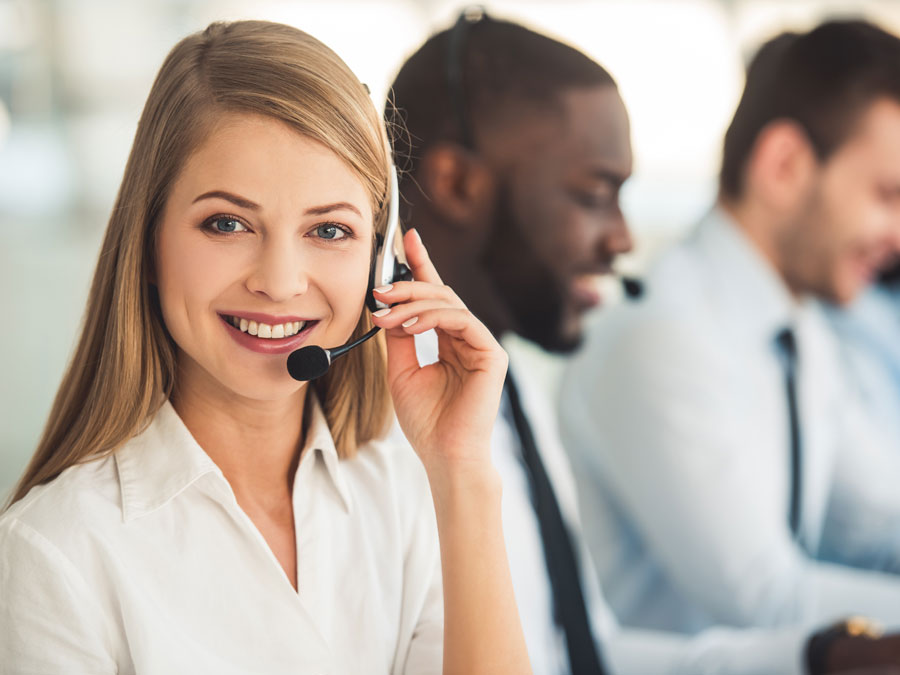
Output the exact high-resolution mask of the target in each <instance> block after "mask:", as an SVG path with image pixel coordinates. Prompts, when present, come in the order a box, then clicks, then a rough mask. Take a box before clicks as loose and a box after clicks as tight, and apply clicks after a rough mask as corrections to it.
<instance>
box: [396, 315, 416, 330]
mask: <svg viewBox="0 0 900 675" xmlns="http://www.w3.org/2000/svg"><path fill="white" fill-rule="evenodd" d="M418 320H419V317H417V316H414V317H413V318H411V319H407V320H406V321H404V322H403V323H402V324H400V325H401V326H403V327H404V328H409V327H410V326H412V325H413V324H414V323H415V322H416V321H418Z"/></svg>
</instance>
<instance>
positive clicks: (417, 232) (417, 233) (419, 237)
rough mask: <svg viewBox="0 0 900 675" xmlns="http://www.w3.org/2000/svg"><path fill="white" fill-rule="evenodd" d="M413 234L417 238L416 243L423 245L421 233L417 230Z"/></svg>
mask: <svg viewBox="0 0 900 675" xmlns="http://www.w3.org/2000/svg"><path fill="white" fill-rule="evenodd" d="M413 234H414V235H415V237H416V241H417V242H419V243H420V244H421V243H422V237H421V236H420V235H419V231H418V230H416V229H413Z"/></svg>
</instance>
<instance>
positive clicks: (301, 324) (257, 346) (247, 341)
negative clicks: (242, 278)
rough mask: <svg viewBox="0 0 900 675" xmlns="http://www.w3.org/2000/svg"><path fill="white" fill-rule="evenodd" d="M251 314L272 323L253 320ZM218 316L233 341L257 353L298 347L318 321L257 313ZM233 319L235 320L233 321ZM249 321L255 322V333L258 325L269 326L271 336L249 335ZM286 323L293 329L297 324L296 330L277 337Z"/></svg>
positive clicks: (284, 352)
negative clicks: (244, 325) (244, 326)
mask: <svg viewBox="0 0 900 675" xmlns="http://www.w3.org/2000/svg"><path fill="white" fill-rule="evenodd" d="M251 316H255V317H257V318H267V319H269V320H270V321H271V322H272V323H267V322H265V321H255V319H253V318H250V317H251ZM219 318H220V319H221V321H222V325H223V326H224V327H225V330H226V331H227V332H228V334H229V335H230V336H231V338H232V339H233V340H234V341H235V342H237V343H238V344H239V345H240V346H241V347H244V348H245V349H249V350H250V351H253V352H256V353H258V354H287V353H290V352H292V351H294V350H295V349H298V348H299V347H300V346H301V345H302V344H303V343H304V342H306V340H307V339H308V338H309V335H310V333H311V332H312V331H313V330H314V329H315V327H316V326H317V325H318V323H319V322H318V320H315V319H302V320H296V319H297V317H268V316H264V315H259V314H256V315H248V314H239V315H238V314H219ZM235 319H236V320H237V321H235ZM251 321H254V322H255V323H256V328H257V333H258V332H259V326H260V325H263V326H266V327H271V331H270V332H271V337H265V336H259V335H256V336H254V335H251V334H250V332H249V328H250V322H251ZM235 323H237V325H235ZM244 323H246V324H247V326H246V330H242V329H241V327H242V325H243V324H244ZM287 324H290V326H291V329H293V327H294V326H297V327H298V331H297V332H296V333H294V334H292V335H286V336H284V337H277V335H278V334H279V333H281V334H282V335H283V334H284V331H285V326H286V325H287ZM278 329H280V330H278ZM263 332H264V333H265V332H267V331H266V330H264V331H263Z"/></svg>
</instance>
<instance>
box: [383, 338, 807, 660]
mask: <svg viewBox="0 0 900 675" xmlns="http://www.w3.org/2000/svg"><path fill="white" fill-rule="evenodd" d="M503 344H504V346H505V347H506V348H507V350H508V352H509V356H510V371H511V373H512V375H513V377H514V378H515V382H516V386H517V388H518V390H519V397H520V399H521V404H522V408H523V411H524V412H525V414H526V416H527V417H528V421H529V424H530V426H531V428H532V432H533V433H534V437H535V441H536V445H537V448H538V451H539V453H540V455H541V459H542V461H543V463H544V467H545V469H546V471H547V476H548V478H549V479H550V482H551V484H552V485H553V489H554V493H555V494H556V498H557V501H558V503H559V508H560V512H561V514H562V516H563V520H564V521H565V522H566V524H567V525H568V528H569V533H570V535H571V539H572V543H573V545H574V546H575V548H576V551H575V553H576V559H578V561H579V564H580V568H581V579H582V588H583V590H584V594H585V605H586V607H587V610H588V615H589V619H590V621H591V628H592V630H593V633H594V638H595V641H596V643H597V645H598V649H599V652H600V656H601V658H602V660H603V662H604V664H605V666H606V670H607V673H608V674H609V675H802V674H803V673H805V672H806V668H805V665H804V663H805V662H804V656H803V650H804V647H805V644H806V640H807V637H808V633H809V631H807V630H805V629H797V628H790V629H786V630H785V629H780V630H741V631H736V630H728V629H716V630H709V631H706V632H704V633H703V634H702V635H698V636H696V637H691V638H686V637H685V636H683V635H680V634H677V633H662V632H656V631H643V630H631V629H626V628H620V627H619V625H618V622H617V621H616V618H615V616H613V614H612V612H611V611H610V609H609V607H608V605H607V604H606V601H605V600H604V598H603V594H602V592H601V590H600V586H599V585H598V582H597V577H596V574H595V573H594V567H593V564H592V562H591V558H590V555H589V553H588V550H587V547H586V545H585V542H584V538H583V536H582V526H581V522H580V518H579V512H578V499H577V496H576V486H575V478H574V476H573V475H572V470H571V467H570V465H569V460H568V458H567V456H566V453H565V452H564V450H563V447H562V443H561V440H560V435H559V431H558V428H557V423H556V416H555V414H554V411H553V405H552V404H551V401H549V400H548V398H547V396H546V395H545V391H544V386H543V382H542V380H541V378H540V377H538V376H535V375H534V373H532V370H531V368H530V367H529V365H530V364H529V363H528V362H527V361H526V360H525V355H526V353H525V352H524V351H523V350H522V349H519V348H518V347H519V341H518V340H517V339H516V338H514V337H513V338H507V339H504V340H503ZM416 348H417V352H418V355H419V362H420V363H421V364H422V365H425V364H428V363H432V362H434V361H435V360H436V359H437V345H436V340H435V339H434V336H433V334H425V335H424V336H417V339H416ZM511 415H512V413H511V410H510V404H509V400H508V398H507V397H506V395H505V394H504V396H503V399H502V401H501V404H500V414H499V415H498V416H497V423H496V425H495V426H494V431H493V435H492V438H491V444H492V445H491V458H492V461H493V463H494V465H495V466H496V467H497V470H498V472H499V474H500V477H501V481H502V483H503V497H502V504H501V508H502V518H503V534H504V539H505V542H506V550H507V552H508V555H509V564H510V571H511V575H512V581H513V588H514V591H515V595H516V602H517V604H518V608H519V617H520V619H521V622H522V629H523V632H524V634H525V641H526V645H527V647H528V655H529V658H530V660H531V667H532V670H533V672H534V673H535V675H563V674H566V673H569V660H568V652H567V650H566V642H565V633H564V632H563V631H562V630H561V629H560V628H559V626H557V624H556V623H555V622H554V620H553V605H552V590H551V586H550V578H549V576H548V573H547V566H546V563H545V559H544V549H543V545H542V543H541V532H540V524H539V522H538V518H537V514H536V512H535V510H534V506H533V504H532V501H531V488H530V485H529V482H528V475H527V473H526V468H525V464H524V460H523V459H522V451H521V445H520V442H519V438H518V434H517V432H516V428H515V424H514V422H513V420H512V416H511ZM395 433H400V432H399V430H395Z"/></svg>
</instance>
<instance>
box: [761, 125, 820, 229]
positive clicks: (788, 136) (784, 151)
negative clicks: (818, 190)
mask: <svg viewBox="0 0 900 675" xmlns="http://www.w3.org/2000/svg"><path fill="white" fill-rule="evenodd" d="M818 168H819V161H818V158H817V157H816V153H815V149H814V148H813V146H812V142H811V141H810V140H809V136H808V135H807V133H806V131H805V130H804V129H803V128H802V127H801V126H800V125H799V124H797V123H796V122H792V121H790V120H775V121H773V122H771V123H770V124H768V125H767V126H766V127H765V128H763V130H762V131H760V133H759V136H758V137H757V139H756V143H755V144H754V148H753V151H752V154H751V156H750V161H749V163H748V166H747V185H748V187H750V188H751V189H752V190H753V192H754V193H755V194H756V196H757V197H758V198H761V199H762V200H764V202H765V203H766V204H767V205H768V206H770V207H772V208H775V209H777V210H779V211H782V212H783V211H786V210H791V209H793V208H795V207H796V205H797V204H798V203H800V201H801V200H804V199H805V196H806V194H807V189H808V188H809V186H810V185H811V184H812V180H813V179H814V177H815V175H816V173H817V171H818Z"/></svg>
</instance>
